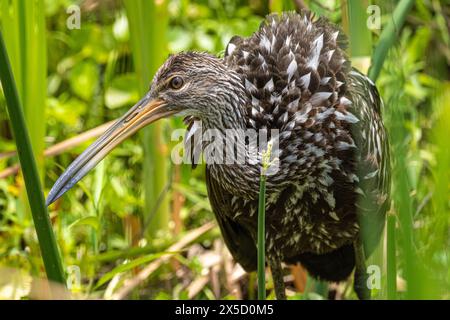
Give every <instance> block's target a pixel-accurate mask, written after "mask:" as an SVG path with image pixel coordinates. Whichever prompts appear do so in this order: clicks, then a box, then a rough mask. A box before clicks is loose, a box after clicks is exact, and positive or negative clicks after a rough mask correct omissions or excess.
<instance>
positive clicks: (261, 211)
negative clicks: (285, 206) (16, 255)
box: [257, 172, 266, 300]
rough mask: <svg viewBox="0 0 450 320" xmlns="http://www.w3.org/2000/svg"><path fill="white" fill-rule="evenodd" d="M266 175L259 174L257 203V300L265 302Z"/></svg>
mask: <svg viewBox="0 0 450 320" xmlns="http://www.w3.org/2000/svg"><path fill="white" fill-rule="evenodd" d="M265 235H266V175H265V172H263V173H262V174H261V177H260V182H259V202H258V258H257V259H258V271H257V272H258V299H259V300H266V244H265Z"/></svg>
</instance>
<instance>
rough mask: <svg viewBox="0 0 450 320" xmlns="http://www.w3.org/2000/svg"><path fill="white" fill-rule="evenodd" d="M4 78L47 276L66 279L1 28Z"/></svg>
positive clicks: (0, 68) (0, 60) (0, 73)
mask: <svg viewBox="0 0 450 320" xmlns="http://www.w3.org/2000/svg"><path fill="white" fill-rule="evenodd" d="M0 79H1V83H2V87H3V93H4V95H5V99H6V105H7V110H8V114H9V118H10V122H11V127H12V129H13V133H14V137H15V141H16V146H17V151H18V154H19V160H20V164H21V166H22V171H23V176H24V180H25V185H26V189H27V194H28V201H29V203H30V207H31V212H32V215H33V220H34V225H35V228H36V233H37V236H38V240H39V246H40V248H41V253H42V258H43V260H44V266H45V270H46V272H47V277H48V278H49V279H50V280H52V281H56V282H60V283H64V282H65V280H64V279H65V277H64V271H63V267H62V264H61V259H60V256H59V252H58V247H57V244H56V241H55V235H54V234H53V230H52V227H51V223H50V219H49V217H48V214H47V208H46V206H45V203H44V195H43V192H42V187H41V182H40V179H39V174H38V171H37V166H36V161H35V159H34V157H33V150H32V147H31V142H30V138H29V135H28V129H27V126H26V124H25V119H24V116H23V112H22V107H21V106H20V100H19V94H18V92H17V88H16V85H15V82H14V77H13V74H12V70H11V66H10V64H9V59H8V55H7V52H6V47H5V43H4V41H3V34H2V32H1V31H0Z"/></svg>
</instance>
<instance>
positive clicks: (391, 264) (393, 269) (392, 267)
mask: <svg viewBox="0 0 450 320" xmlns="http://www.w3.org/2000/svg"><path fill="white" fill-rule="evenodd" d="M395 222H396V221H395V215H393V214H388V215H387V228H386V229H387V231H386V232H387V255H386V256H387V298H388V300H395V299H396V298H397V262H396V254H397V252H396V245H395V241H396V240H395Z"/></svg>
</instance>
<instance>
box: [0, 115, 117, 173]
mask: <svg viewBox="0 0 450 320" xmlns="http://www.w3.org/2000/svg"><path fill="white" fill-rule="evenodd" d="M113 122H114V121H110V122H107V123H105V124H102V125H100V126H98V127H95V128H93V129H91V130H88V131H86V132H83V133H81V134H79V135H77V136H75V137H72V138H69V139H67V140H64V141H62V142H60V143H57V144H55V145H53V146H51V147H50V148H48V149H46V150H45V151H44V156H45V157H54V156H57V155H59V154H61V153H63V152H65V151H67V150H70V149H72V148H74V147H76V146H78V145H80V144H82V143H83V142H86V141H88V140H90V139H93V138H96V137H98V136H100V135H101V134H102V133H103V132H105V131H106V129H107V128H108V127H109V126H110V125H111V124H112V123H113ZM16 154H17V152H16V151H9V152H4V153H1V154H0V159H3V158H10V157H13V156H15V155H16ZM19 170H20V166H19V165H17V164H15V165H13V166H11V167H8V168H6V169H5V170H3V171H1V172H0V179H4V178H7V177H9V176H11V175H14V174H17V172H19Z"/></svg>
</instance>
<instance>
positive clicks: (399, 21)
mask: <svg viewBox="0 0 450 320" xmlns="http://www.w3.org/2000/svg"><path fill="white" fill-rule="evenodd" d="M414 2H415V1H414V0H401V1H400V2H399V3H398V5H397V7H396V8H395V10H394V13H393V14H392V20H391V21H390V22H389V23H388V25H387V26H386V27H385V28H384V30H383V32H382V33H381V36H380V39H379V41H378V45H377V46H376V48H375V51H374V53H373V56H372V65H371V67H370V69H369V78H370V79H372V80H373V81H374V82H375V81H376V80H377V79H378V76H379V75H380V72H381V68H382V67H383V63H384V60H385V59H386V56H387V54H388V52H389V49H390V48H391V47H392V46H393V44H394V42H395V40H396V39H397V35H398V33H399V32H400V29H401V28H402V26H403V23H404V22H405V19H406V16H407V14H408V12H409V11H410V10H411V8H412V6H413V5H414Z"/></svg>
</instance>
